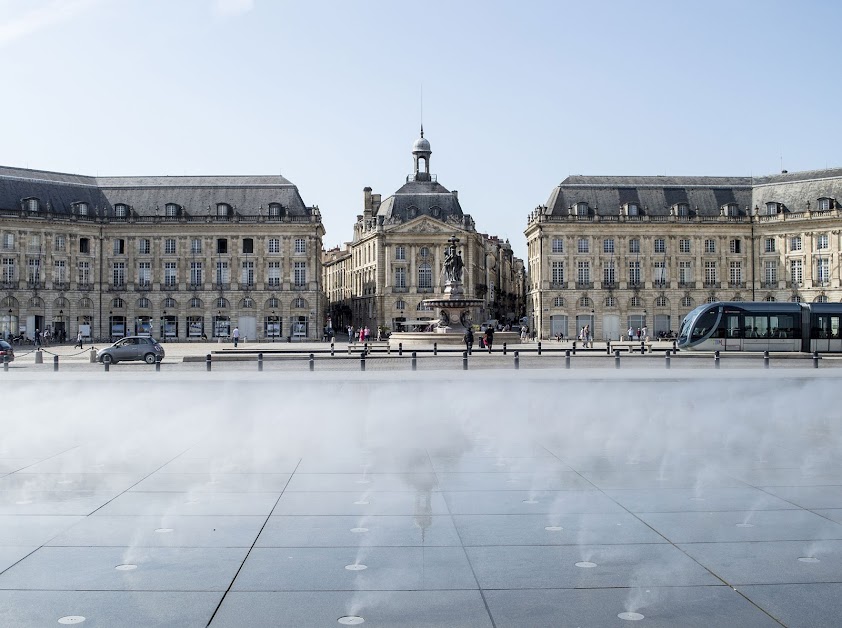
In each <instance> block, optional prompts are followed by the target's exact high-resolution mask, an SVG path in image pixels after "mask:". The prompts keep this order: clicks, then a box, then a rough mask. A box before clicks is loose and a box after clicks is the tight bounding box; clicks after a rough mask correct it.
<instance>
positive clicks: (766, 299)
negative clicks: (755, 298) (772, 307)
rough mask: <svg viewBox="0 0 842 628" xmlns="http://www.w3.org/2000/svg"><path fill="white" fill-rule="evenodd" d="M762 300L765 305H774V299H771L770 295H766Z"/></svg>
mask: <svg viewBox="0 0 842 628" xmlns="http://www.w3.org/2000/svg"><path fill="white" fill-rule="evenodd" d="M763 300H764V301H766V302H767V303H774V302H775V297H773V296H772V295H771V294H767V295H766V298H764V299H763Z"/></svg>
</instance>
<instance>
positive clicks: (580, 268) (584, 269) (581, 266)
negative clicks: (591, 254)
mask: <svg viewBox="0 0 842 628" xmlns="http://www.w3.org/2000/svg"><path fill="white" fill-rule="evenodd" d="M576 281H577V282H578V283H579V285H582V286H586V285H588V284H590V283H591V263H590V262H577V263H576Z"/></svg>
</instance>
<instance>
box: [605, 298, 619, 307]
mask: <svg viewBox="0 0 842 628" xmlns="http://www.w3.org/2000/svg"><path fill="white" fill-rule="evenodd" d="M605 307H617V297H605Z"/></svg>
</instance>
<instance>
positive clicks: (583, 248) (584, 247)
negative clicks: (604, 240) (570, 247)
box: [576, 238, 590, 253]
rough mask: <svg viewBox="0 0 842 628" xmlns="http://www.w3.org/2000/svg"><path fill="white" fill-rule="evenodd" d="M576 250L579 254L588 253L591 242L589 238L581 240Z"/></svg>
mask: <svg viewBox="0 0 842 628" xmlns="http://www.w3.org/2000/svg"><path fill="white" fill-rule="evenodd" d="M576 248H577V250H578V251H579V253H587V252H588V250H589V249H590V240H588V239H587V238H579V240H578V242H577V243H576Z"/></svg>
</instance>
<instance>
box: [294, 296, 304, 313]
mask: <svg viewBox="0 0 842 628" xmlns="http://www.w3.org/2000/svg"><path fill="white" fill-rule="evenodd" d="M292 307H293V309H296V310H306V309H307V301H306V299H304V298H303V297H296V298H295V299H293V300H292Z"/></svg>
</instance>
